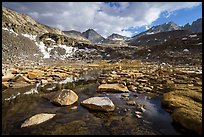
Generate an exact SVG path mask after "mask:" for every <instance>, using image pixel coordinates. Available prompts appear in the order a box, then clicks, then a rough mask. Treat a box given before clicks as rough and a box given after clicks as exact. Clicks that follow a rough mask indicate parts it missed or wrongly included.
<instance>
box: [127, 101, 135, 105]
mask: <svg viewBox="0 0 204 137" xmlns="http://www.w3.org/2000/svg"><path fill="white" fill-rule="evenodd" d="M127 105H130V106H134V105H136V102H135V101H134V100H130V101H128V102H127Z"/></svg>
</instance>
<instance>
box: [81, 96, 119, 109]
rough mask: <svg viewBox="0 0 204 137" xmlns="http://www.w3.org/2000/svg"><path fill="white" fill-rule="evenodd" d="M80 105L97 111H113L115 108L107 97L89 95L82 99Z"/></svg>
mask: <svg viewBox="0 0 204 137" xmlns="http://www.w3.org/2000/svg"><path fill="white" fill-rule="evenodd" d="M81 105H82V106H84V107H87V108H89V109H92V110H99V111H114V109H115V105H114V104H113V102H112V101H111V100H110V99H109V98H108V97H91V98H88V99H86V100H84V101H82V102H81Z"/></svg>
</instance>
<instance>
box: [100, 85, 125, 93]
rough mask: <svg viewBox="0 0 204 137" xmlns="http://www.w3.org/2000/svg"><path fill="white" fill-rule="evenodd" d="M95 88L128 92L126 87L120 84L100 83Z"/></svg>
mask: <svg viewBox="0 0 204 137" xmlns="http://www.w3.org/2000/svg"><path fill="white" fill-rule="evenodd" d="M97 90H98V91H102V92H103V91H105V92H129V90H128V88H127V87H126V86H124V85H122V84H101V85H100V86H99V87H98V89H97Z"/></svg>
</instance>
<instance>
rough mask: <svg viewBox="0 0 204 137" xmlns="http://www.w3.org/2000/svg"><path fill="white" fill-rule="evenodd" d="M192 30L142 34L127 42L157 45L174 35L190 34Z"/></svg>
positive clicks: (137, 44)
mask: <svg viewBox="0 0 204 137" xmlns="http://www.w3.org/2000/svg"><path fill="white" fill-rule="evenodd" d="M191 33H192V32H190V31H187V30H173V31H165V32H160V33H156V34H151V35H143V36H140V37H136V38H134V39H131V40H130V41H128V44H129V45H131V46H142V45H147V46H152V45H159V44H162V43H165V42H167V41H169V40H170V39H174V38H176V37H180V36H185V35H188V34H191Z"/></svg>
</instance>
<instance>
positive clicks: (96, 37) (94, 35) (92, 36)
mask: <svg viewBox="0 0 204 137" xmlns="http://www.w3.org/2000/svg"><path fill="white" fill-rule="evenodd" d="M82 35H83V36H84V37H86V38H87V39H89V40H90V41H91V42H93V43H98V42H101V41H103V40H104V39H105V38H104V37H102V36H101V35H100V34H98V32H96V31H95V30H94V29H91V28H89V29H88V30H86V31H85V32H83V33H82Z"/></svg>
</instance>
